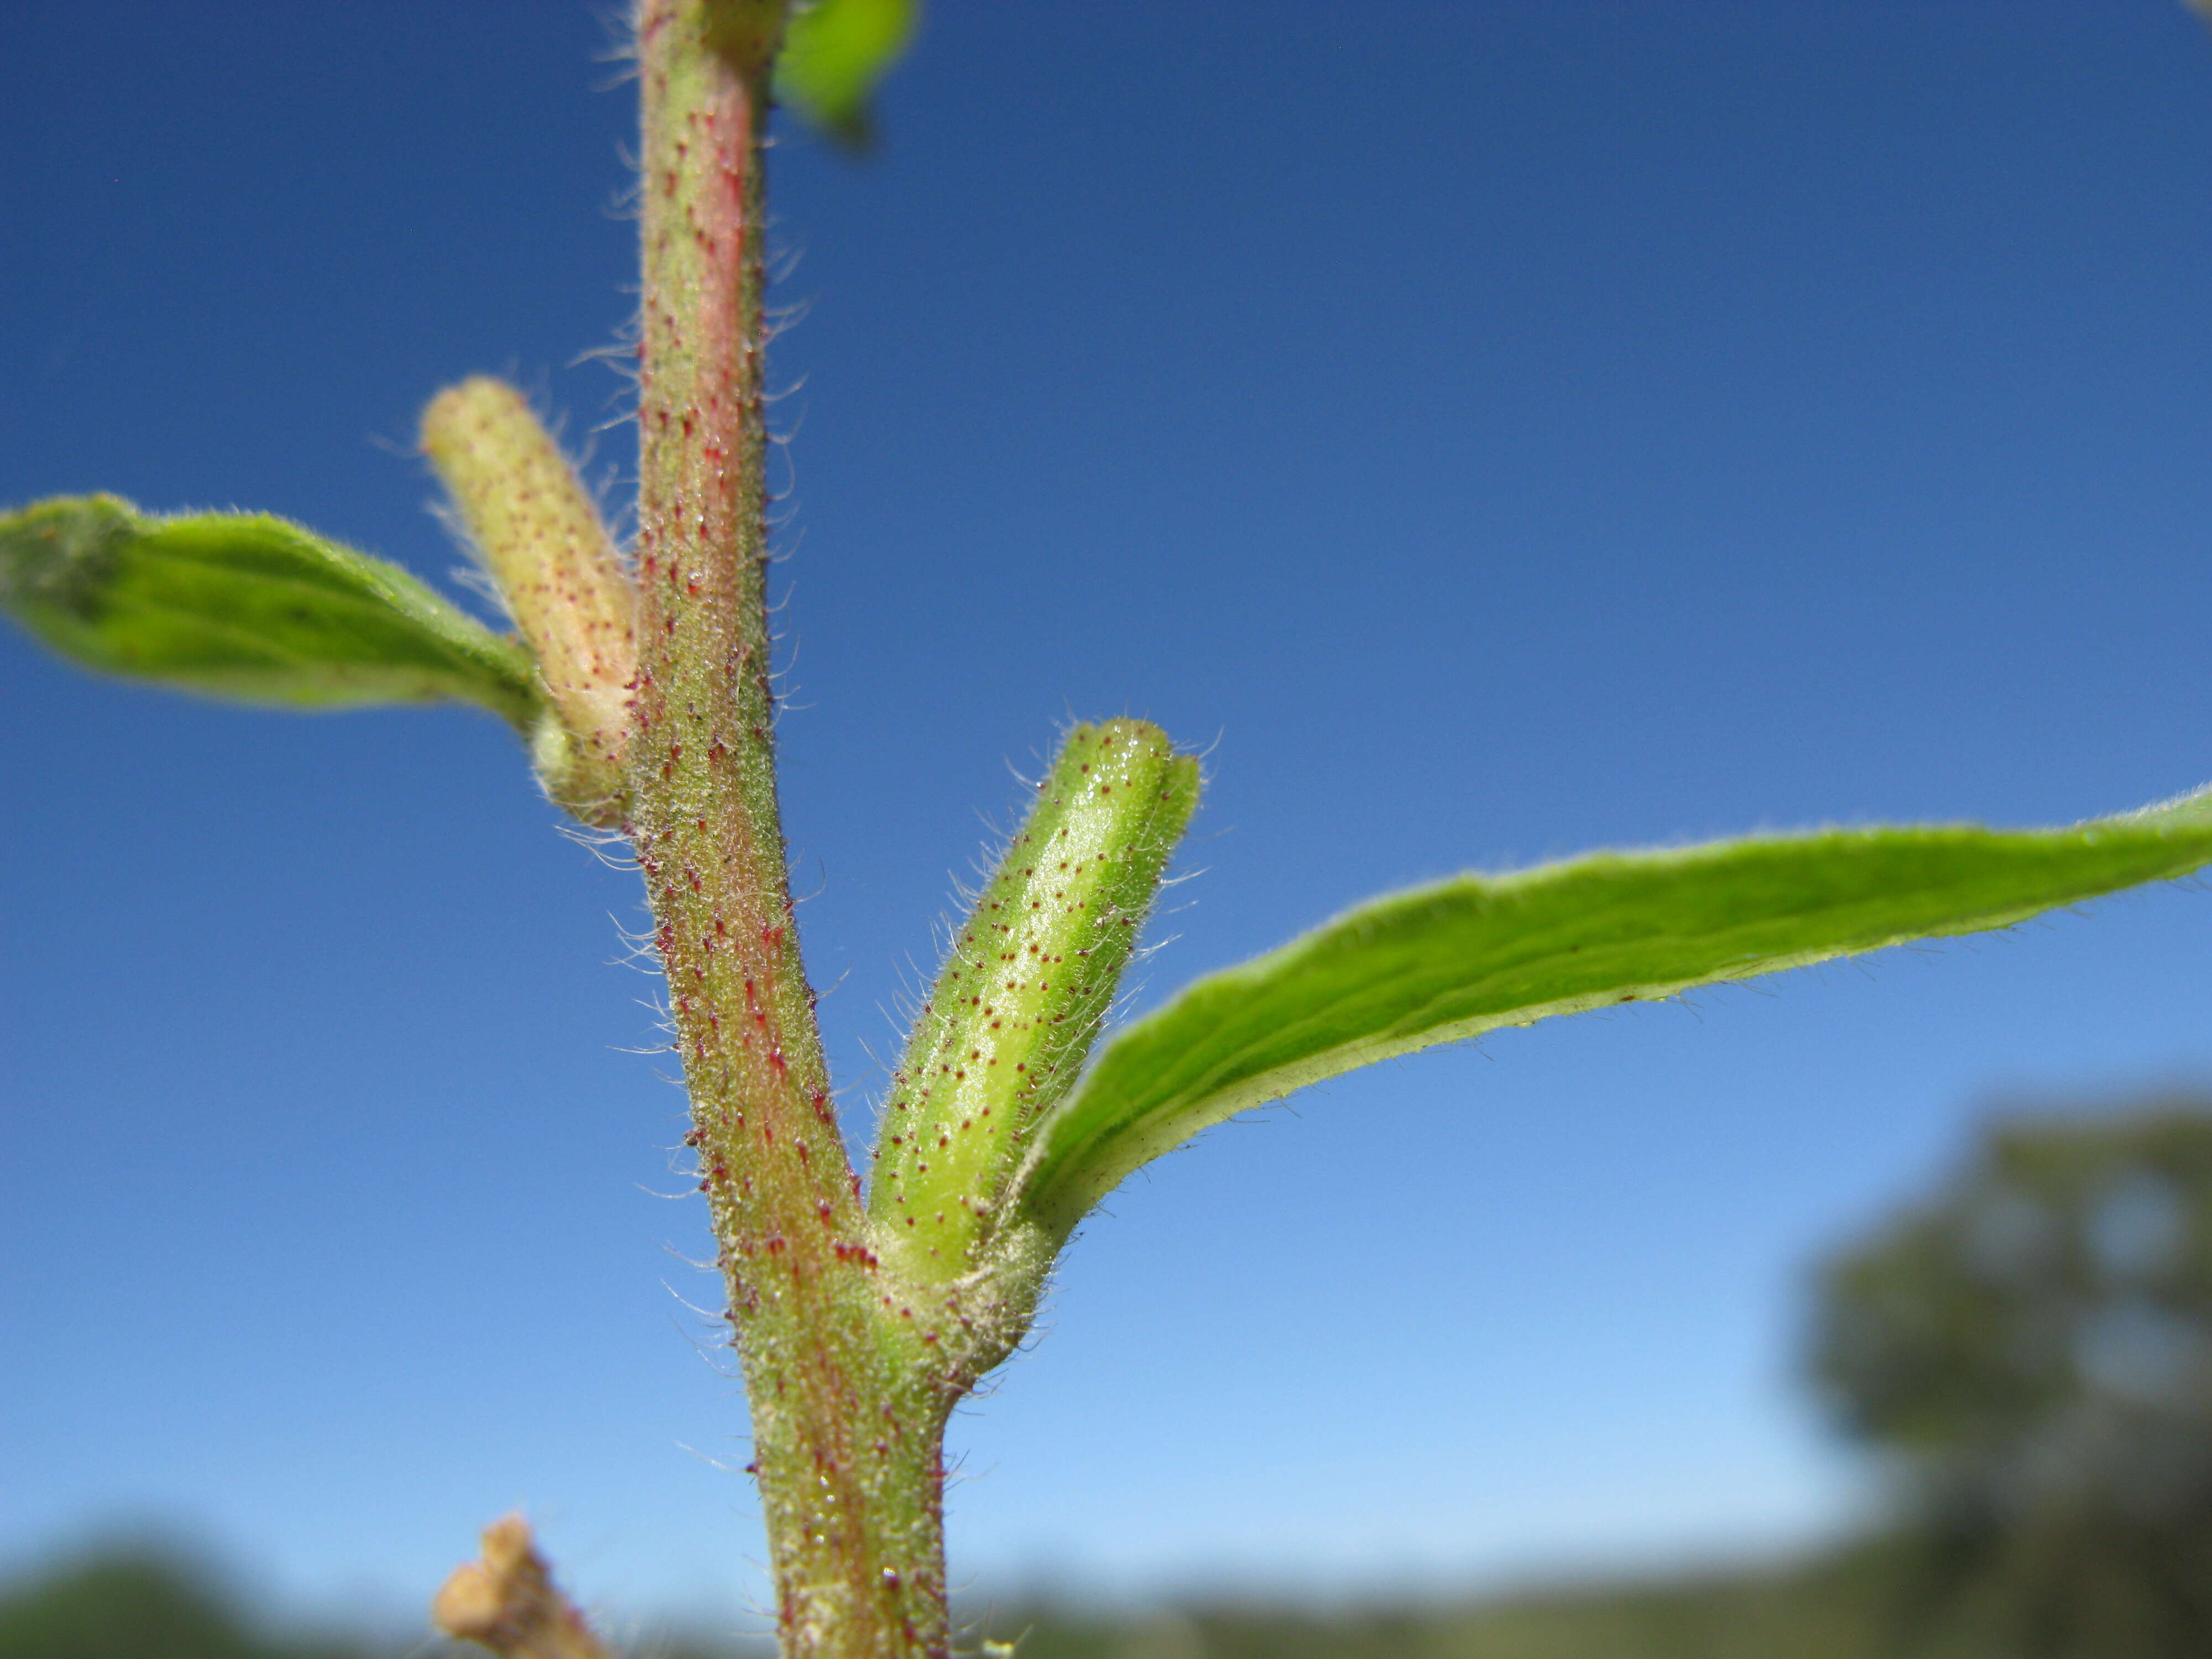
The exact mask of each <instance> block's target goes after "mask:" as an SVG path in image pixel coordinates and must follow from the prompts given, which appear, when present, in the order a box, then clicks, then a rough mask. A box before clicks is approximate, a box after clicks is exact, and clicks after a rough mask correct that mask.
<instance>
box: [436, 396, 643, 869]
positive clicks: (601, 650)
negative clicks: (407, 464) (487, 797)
mask: <svg viewBox="0 0 2212 1659" xmlns="http://www.w3.org/2000/svg"><path fill="white" fill-rule="evenodd" d="M422 451H423V453H424V454H425V455H427V456H428V458H429V460H430V464H431V465H432V466H433V467H434V468H435V470H436V471H437V474H438V477H439V480H440V482H441V483H443V484H444V485H445V486H446V489H447V493H448V494H449V495H451V496H452V497H453V507H454V511H455V513H456V515H457V516H458V518H459V521H460V528H461V529H462V531H463V532H465V535H466V537H467V538H468V542H469V544H470V546H471V549H472V550H473V551H474V552H475V553H476V556H477V559H478V560H479V562H482V564H483V568H484V569H485V570H486V572H488V573H489V575H490V576H491V578H492V580H493V582H494V584H495V586H497V587H498V589H499V594H500V598H501V599H502V600H504V601H505V602H506V605H507V614H508V615H509V616H510V617H513V619H514V625H515V627H516V628H517V629H520V632H521V635H522V637H523V638H524V639H525V640H526V641H528V642H529V645H530V647H531V653H532V656H533V657H534V658H535V659H536V661H537V665H538V680H539V683H540V684H542V685H543V686H544V690H545V695H546V696H547V697H548V698H549V699H550V701H551V702H552V705H553V709H554V714H555V717H554V718H551V719H549V720H545V721H544V723H543V724H542V725H541V726H540V727H539V729H538V732H537V733H536V734H535V735H534V737H533V738H532V744H531V748H532V755H533V757H534V758H535V760H536V761H537V763H538V778H539V781H541V782H542V783H543V784H544V787H545V793H546V794H547V795H548V796H550V798H551V799H553V800H554V801H556V802H557V803H558V804H559V805H562V806H563V807H566V808H567V809H568V811H571V812H573V813H574V814H575V815H576V817H579V818H580V819H582V820H583V821H584V822H585V823H591V824H597V825H599V826H600V827H602V828H612V827H613V826H614V825H616V824H618V823H621V822H622V817H623V803H624V798H625V794H626V786H625V781H624V779H623V750H624V748H625V746H626V745H627V744H628V741H629V700H630V695H631V692H632V690H633V689H634V685H635V679H636V677H637V641H636V634H635V629H636V610H637V596H636V592H635V589H634V588H633V586H631V583H630V578H629V571H628V570H626V569H625V568H623V561H622V556H621V554H620V553H619V552H617V550H616V548H615V544H614V538H612V537H611V536H610V535H609V534H608V533H607V527H606V525H605V521H604V520H601V519H600V517H599V504H598V503H597V502H596V501H593V500H592V494H591V491H589V490H588V489H586V488H585V487H584V482H583V480H582V479H581V478H579V477H577V476H576V470H575V468H574V467H573V466H571V465H569V464H568V458H567V457H566V456H564V455H563V454H562V453H561V447H560V445H559V444H557V443H556V442H555V441H554V439H553V435H552V434H551V433H550V432H548V431H547V430H546V429H545V428H544V426H543V425H542V424H541V423H540V422H539V421H538V417H537V416H535V415H534V414H532V412H531V409H530V404H529V403H528V402H527V400H526V399H525V398H524V397H523V395H522V394H521V393H520V392H517V391H516V390H515V389H514V388H513V386H508V385H507V384H505V383H504V382H503V381H500V380H493V379H491V378H490V377H489V376H488V375H477V376H476V377H475V378H473V379H471V380H464V381H462V382H461V383H460V384H459V386H448V387H447V388H446V390H445V391H443V392H440V393H439V394H438V395H437V396H436V397H435V398H433V399H431V402H430V406H429V407H428V409H426V410H423V411H422Z"/></svg>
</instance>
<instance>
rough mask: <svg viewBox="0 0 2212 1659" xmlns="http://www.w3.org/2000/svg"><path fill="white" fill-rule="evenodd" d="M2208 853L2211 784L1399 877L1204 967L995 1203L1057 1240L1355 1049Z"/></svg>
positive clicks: (1566, 1009) (2102, 885)
mask: <svg viewBox="0 0 2212 1659" xmlns="http://www.w3.org/2000/svg"><path fill="white" fill-rule="evenodd" d="M2208 863H2212V790H2205V791H2200V792H2198V793H2196V794H2194V795H2191V796H2187V797H2185V798H2183V799H2180V800H2179V801H2176V802H2173V803H2171V804H2169V805H2165V806H2161V807H2154V808H2150V809H2148V810H2146V811H2142V812H2136V813H2130V814H2127V815H2125V816H2123V817H2111V818H2097V819H2093V820H2091V821H2090V822H2088V823H2081V824H2077V825H2075V826H2073V827H2072V828H2070V829H2045V830H1996V829H1978V828H1973V827H1971V826H1923V827H1916V828H1904V829H1838V830H1828V831H1824V832H1820V833H1817V834H1812V835H1803V836H1780V837H1759V838H1753V839H1747V840H1743V841H1734V842H1716V843H1714V844H1712V845H1711V846H1706V847H1692V848H1682V849H1680V850H1677V851H1668V852H1653V853H1626V854H1620V853H1599V854H1592V855H1590V856H1589V857H1585V858H1578V859H1573V860H1568V861H1567V862H1565V863H1562V864H1556V865H1548V866H1543V867H1541V868H1539V869H1534V870H1530V871H1526V872H1522V873H1520V874H1517V875H1509V876H1497V877H1488V876H1476V875H1468V876H1462V877H1458V878H1455V879H1453V880H1450V881H1444V882H1439V883H1437V884H1436V885H1434V886H1431V887H1421V888H1416V889H1414V890H1412V891H1410V892H1405V893H1397V894H1393V895H1390V896H1387V897H1384V898H1380V899H1376V900H1375V901H1373V902H1370V903H1367V904H1364V905H1362V906H1360V907H1359V908H1357V909H1354V910H1352V911H1350V912H1348V913H1347V914H1346V915H1342V916H1340V917H1338V918H1337V919H1336V920H1335V921H1332V922H1330V923H1328V925H1327V926H1325V927H1321V928H1318V929H1316V931H1314V932H1313V933H1308V934H1307V935H1306V936H1305V937H1304V938H1303V939H1296V940H1293V941H1292V942H1291V944H1289V945H1285V946H1284V947H1283V948H1282V949H1280V950H1279V951H1273V952H1272V953H1270V954H1269V955H1267V956H1264V957H1259V958H1257V959H1256V960H1255V961H1252V962H1249V963H1245V964H1243V966H1242V967H1237V968H1232V969H1229V970H1228V971H1226V972H1225V973H1219V974H1215V975H1211V976H1210V977H1208V978H1206V979H1202V980H1200V981H1197V982H1196V983H1195V984H1194V985H1192V986H1190V987H1188V989H1186V990H1184V991H1183V992H1182V994H1180V995H1179V996H1177V997H1176V998H1175V1000H1172V1001H1171V1002H1170V1003H1169V1004H1168V1005H1167V1006H1165V1007H1164V1008H1162V1009H1160V1010H1159V1011H1158V1012H1156V1013H1153V1014H1152V1015H1150V1016H1148V1017H1147V1018H1144V1019H1141V1020H1139V1021H1138V1022H1137V1023H1136V1024H1133V1025H1131V1026H1130V1027H1128V1028H1127V1030H1123V1031H1122V1032H1121V1033H1120V1035H1119V1036H1116V1037H1115V1038H1114V1039H1113V1040H1112V1041H1111V1042H1109V1044H1108V1045H1107V1047H1106V1048H1104V1049H1103V1051H1102V1052H1101V1054H1099V1057H1098V1059H1097V1063H1096V1064H1095V1065H1094V1066H1092V1068H1091V1071H1090V1072H1089V1073H1086V1074H1085V1076H1084V1078H1083V1079H1081V1080H1080V1082H1079V1084H1078V1085H1077V1087H1076V1089H1075V1090H1074V1091H1073V1093H1072V1094H1071V1095H1070V1096H1069V1097H1067V1098H1066V1100H1065V1101H1063V1102H1062V1103H1060V1105H1059V1106H1058V1107H1056V1108H1055V1109H1054V1110H1053V1111H1052V1112H1051V1113H1050V1114H1049V1115H1047V1117H1046V1118H1045V1120H1044V1121H1042V1122H1041V1123H1040V1124H1039V1125H1038V1126H1037V1128H1036V1133H1035V1136H1034V1138H1033V1140H1032V1143H1031V1152H1030V1158H1029V1160H1028V1163H1027V1164H1026V1165H1025V1166H1024V1170H1023V1172H1022V1176H1021V1179H1020V1182H1019V1183H1018V1187H1017V1188H1016V1189H1015V1191H1014V1193H1013V1194H1012V1202H1013V1203H1014V1204H1015V1205H1016V1206H1018V1208H1019V1211H1020V1212H1024V1213H1025V1214H1026V1216H1027V1218H1030V1219H1031V1220H1034V1221H1036V1222H1038V1223H1040V1224H1042V1225H1044V1226H1045V1227H1046V1228H1047V1229H1048V1231H1051V1232H1052V1233H1054V1234H1055V1235H1064V1234H1065V1233H1066V1231H1068V1230H1069V1229H1071V1228H1072V1227H1073V1226H1074V1225H1075V1224H1076V1223H1077V1222H1078V1221H1079V1220H1080V1219H1081V1218H1082V1217H1083V1216H1084V1214H1085V1212H1087V1211H1089V1210H1090V1209H1091V1206H1093V1205H1095V1204H1096V1203H1097V1202H1098V1200H1100V1199H1102V1198H1103V1197H1104V1196H1105V1195H1106V1194H1108V1193H1109V1192H1110V1191H1111V1190H1112V1189H1113V1188H1115V1186H1116V1185H1118V1184H1119V1183H1120V1182H1121V1181H1122V1179H1123V1178H1124V1177H1126V1176H1128V1175H1129V1174H1130V1172H1131V1171H1133V1170H1136V1169H1138V1168H1139V1167H1140V1166H1141V1165H1143V1164H1146V1163H1149V1162H1150V1161H1151V1160H1152V1159H1153V1158H1158V1156H1159V1155H1160V1154H1161V1153H1163V1152H1167V1151H1169V1150H1170V1148H1172V1147H1174V1146H1178V1145H1180V1144H1181V1143H1182V1142H1183V1141H1185V1140H1188V1139H1189V1138H1190V1137H1191V1136H1192V1135H1194V1134H1196V1133H1198V1132H1199V1131H1200V1130H1201V1129H1204V1128H1206V1127H1208V1126H1209V1125H1212V1124H1215V1123H1218V1122H1220V1121H1223V1120H1224V1119H1225V1118H1227V1117H1230V1116H1231V1115H1234V1114H1236V1113H1237V1112H1241V1111H1243V1110H1244V1109H1247V1108H1248V1107H1252V1106H1257V1105H1260V1104H1261V1103H1264V1102H1267V1101H1270V1100H1274V1099H1276V1098H1278V1097H1281V1096H1283V1095H1286V1094H1288V1093H1290V1092H1291V1091H1292V1090H1294V1089H1298V1088H1303V1087H1304V1085H1307V1084H1310V1083H1316V1082H1319V1081H1321V1080H1322V1079H1325V1078H1331V1077H1335V1076H1337V1075H1339V1074H1340V1073H1345V1072H1348V1071H1351V1070H1352V1069H1353V1068H1354V1067H1356V1066H1365V1065H1369V1064H1371V1063H1372V1062H1374V1061H1376V1060H1388V1059H1389V1058H1391V1057H1393V1056H1394V1055H1398V1054H1410V1053H1412V1052H1413V1050H1415V1049H1417V1048H1428V1047H1430V1046H1431V1045H1432V1044H1436V1043H1441V1042H1454V1041H1455V1040H1457V1039H1460V1038H1463V1037H1471V1036H1479V1035H1480V1034H1481V1033H1482V1032H1485V1031H1488V1030H1495V1029H1496V1028H1498V1027H1499V1026H1504V1025H1527V1024H1534V1022H1535V1021H1537V1020H1539V1019H1544V1018H1549V1017H1550V1016H1552V1015H1553V1014H1571V1013H1577V1012H1582V1011H1583V1010H1585V1009H1590V1008H1598V1007H1603V1006H1607V1005H1610V1004H1614V1003H1623V1002H1635V1001H1638V1000H1645V999H1649V998H1653V997H1664V996H1669V995H1672V994H1674V993H1675V992H1678V991H1682V990H1686V989H1688V988H1690V987H1692V986H1699V985H1710V984H1712V983H1715V982H1717V981H1725V980H1736V979H1744V978H1748V977H1750V976H1751V975H1756V974H1769V973H1774V972H1777V971H1778V970H1780V969H1786V968H1796V967H1802V966H1803V965H1805V964H1806V963H1814V962H1820V961H1824V960H1826V959H1827V958H1829V957H1839V956H1845V955H1849V954H1851V953H1853V952H1856V951H1874V950H1879V949H1881V947H1882V946H1884V945H1899V944H1903V943H1905V942H1906V941H1908V940H1911V939H1925V938H1932V937H1940V936H1942V935H1946V934H1952V933H1973V932H1976V931H1978V930H1980V929H1983V928H1989V927H2005V926H2007V925H2008V924H2010V923H2013V922H2016V921H2024V920H2025V919H2027V917H2029V916H2033V915H2036V914H2038V913H2039V912H2040V911H2044V910H2048V909H2051V908H2054V907H2056V906H2059V905H2065V904H2071V903H2074V902H2077V901H2079V900H2081V899H2087V898H2093V897H2095V896H2097V895H2099V894H2100V893H2109V892H2112V891H2115V890H2118V889H2120V888H2124V887H2131V886H2134V885H2135V884H2137V883H2139V882H2146V881H2156V880H2159V879H2161V878H2168V877H2174V876H2184V875H2187V874H2189V873H2191V872H2193V871H2196V870H2197V869H2200V868H2202V867H2203V866H2205V865H2206V864H2208Z"/></svg>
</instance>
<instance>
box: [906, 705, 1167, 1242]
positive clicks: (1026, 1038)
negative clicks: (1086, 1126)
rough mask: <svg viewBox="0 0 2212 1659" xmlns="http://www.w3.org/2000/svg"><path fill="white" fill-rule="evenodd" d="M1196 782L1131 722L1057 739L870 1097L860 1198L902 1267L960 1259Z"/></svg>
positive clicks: (1042, 1103)
mask: <svg viewBox="0 0 2212 1659" xmlns="http://www.w3.org/2000/svg"><path fill="white" fill-rule="evenodd" d="M1198 782H1199V780H1198V763H1197V762H1196V761H1195V760H1194V759H1192V758H1191V757H1189V756H1188V755H1178V754H1176V752H1175V750H1174V749H1173V747H1172V746H1171V745H1170V744H1169V742H1168V739H1167V737H1166V735H1165V734H1164V732H1161V731H1160V730H1159V729H1158V727H1157V726H1148V725H1146V723H1145V722H1144V721H1142V720H1108V721H1106V722H1104V723H1103V724H1102V725H1098V726H1077V727H1076V728H1075V729H1074V730H1073V732H1069V733H1068V735H1067V741H1066V744H1064V745H1063V746H1062V747H1061V749H1060V755H1059V757H1058V758H1057V759H1056V760H1055V761H1054V763H1053V768H1052V771H1051V772H1050V774H1049V775H1048V776H1047V777H1046V778H1045V781H1044V782H1043V783H1042V785H1040V786H1039V787H1038V791H1037V801H1036V806H1035V807H1034V808H1033V809H1032V810H1031V811H1030V817H1029V821H1028V822H1027V823H1024V824H1023V825H1022V827H1021V828H1020V829H1018V830H1017V831H1016V832H1015V834H1014V837H1013V839H1012V842H1009V843H1008V845H1007V848H1006V856H1005V858H1004V859H1003V860H1001V861H1000V866H999V868H998V870H997V872H995V873H994V875H993V876H992V878H991V882H990V884H989V885H988V886H987V887H986V888H985V889H984V890H983V892H982V895H981V897H980V898H978V899H977V901H976V903H975V910H974V911H973V912H972V913H971V914H970V915H969V917H968V918H967V920H966V921H964V922H963V924H962V925H961V927H960V930H959V932H958V933H956V934H954V936H953V939H952V948H951V951H949V952H947V954H946V957H945V967H944V969H942V971H941V972H940V973H939V976H938V981H937V983H936V985H935V986H934V987H933V988H932V990H931V992H930V997H929V1001H928V1002H927V1005H925V1006H924V1007H923V1008H922V1010H921V1016H920V1018H918V1019H917V1020H916V1021H915V1029H914V1035H913V1037H912V1038H911V1039H910V1040H909V1042H908V1046H907V1052H906V1057H905V1059H904V1060H903V1062H902V1064H901V1066H900V1067H899V1072H898V1075H897V1076H896V1078H895V1079H893V1080H892V1085H891V1091H890V1098H889V1099H888V1100H887V1101H886V1102H885V1103H884V1122H883V1127H882V1130H881V1133H880V1134H879V1136H878V1143H877V1160H878V1161H877V1164H876V1171H875V1185H874V1188H873V1190H872V1192H871V1193H870V1194H869V1208H870V1210H871V1211H872V1212H873V1214H874V1216H875V1218H876V1220H877V1222H878V1225H881V1226H882V1227H883V1228H884V1231H885V1232H886V1234H887V1235H888V1238H889V1242H890V1243H891V1244H892V1246H893V1247H894V1249H896V1251H897V1252H898V1255H899V1256H900V1257H901V1258H902V1266H903V1267H905V1268H906V1269H907V1271H908V1272H909V1273H913V1274H914V1275H915V1277H917V1278H921V1279H949V1278H954V1277H957V1276H958V1275H959V1274H961V1273H964V1272H966V1271H967V1270H968V1269H969V1267H972V1266H973V1265H975V1264H974V1261H973V1259H972V1258H973V1254H974V1247H975V1244H976V1243H978V1242H979V1241H980V1240H981V1238H982V1237H983V1236H984V1235H985V1233H986V1231H987V1228H988V1225H989V1222H990V1218H991V1214H992V1211H993V1207H994V1205H995V1203H996V1201H997V1200H998V1198H999V1195H1000V1191H1001V1189H1002V1188H1004V1186H1005V1184H1006V1177H1007V1176H1008V1174H1009V1173H1010V1171H1011V1170H1012V1167H1013V1165H1014V1164H1015V1163H1016V1162H1018V1159H1019V1158H1020V1156H1021V1153H1022V1151H1023V1148H1024V1144H1025V1138H1026V1135H1027V1132H1028V1130H1029V1129H1030V1126H1031V1125H1032V1124H1033V1123H1034V1122H1035V1121H1036V1117H1037V1115H1039V1114H1040V1113H1042V1111H1043V1110H1044V1109H1046V1108H1047V1107H1048V1106H1050V1105H1052V1104H1053V1103H1054V1102H1055V1101H1057V1100H1058V1099H1059V1098H1060V1096H1061V1095H1063V1094H1065V1093H1066V1091H1067V1088H1068V1085H1070V1084H1072V1083H1073V1082H1074V1080H1075V1074H1076V1073H1077V1072H1078V1071H1079V1069H1080V1068H1081V1066H1082V1065H1083V1060H1084V1057H1085V1055H1086V1054H1088V1053H1089V1052H1090V1049H1091V1042H1092V1041H1093V1040H1094V1039H1095V1038H1096V1037H1097V1035H1098V1027H1099V1023H1100V1022H1101V1021H1102V1020H1103V1018H1105V1015H1106V1011H1107V1009H1108V1008H1109V1006H1112V1003H1113V1000H1114V993H1115V987H1117V986H1118V985H1119V984H1120V982H1121V973H1122V970H1123V969H1125V968H1127V966H1128V964H1129V957H1130V954H1131V952H1132V951H1133V950H1134V949H1135V946H1136V942H1137V933H1138V930H1139V928H1140V927H1142V926H1143V925H1144V921H1145V915H1146V912H1147V911H1149V910H1150V909H1151V908H1152V896H1153V895H1154V893H1156V892H1157V891H1158V888H1159V884H1160V875H1161V872H1163V871H1164V870H1165V868H1166V867H1167V861H1168V858H1169V855H1170V854H1172V853H1173V852H1174V851H1175V847H1176V842H1178V841H1180V840H1181V839H1182V832H1183V829H1184V827H1185V826H1186V825H1187V824H1188V823H1189V822H1190V815H1191V811H1192V810H1193V809H1194V807H1195V806H1196V805H1197V804H1198Z"/></svg>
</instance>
